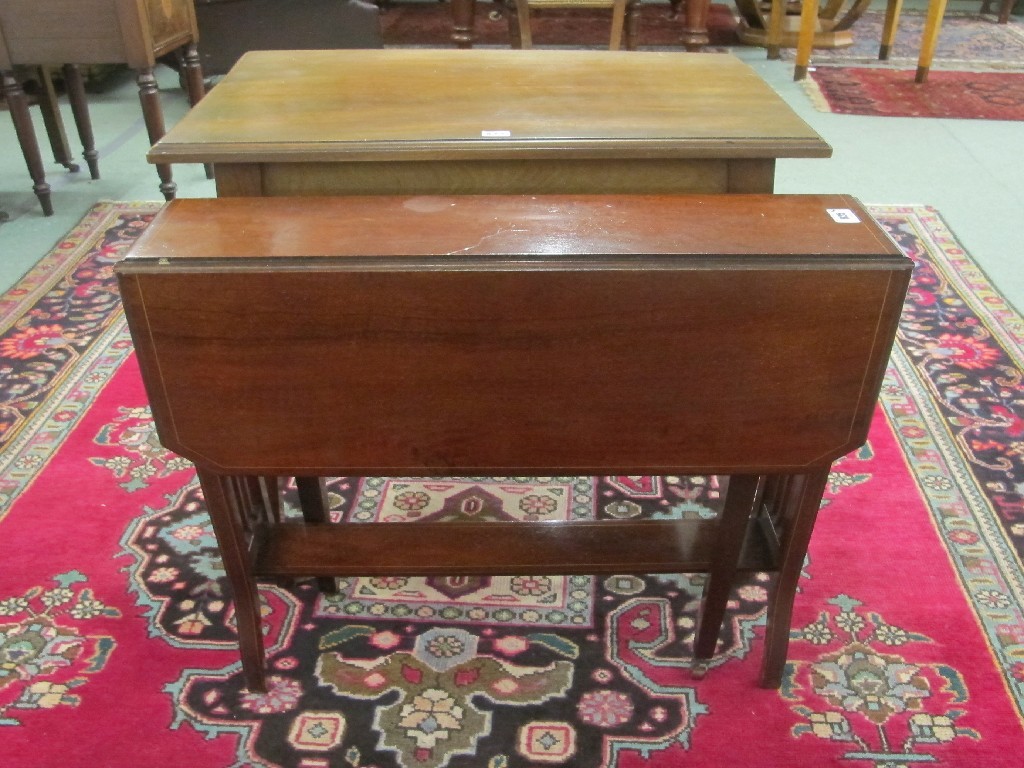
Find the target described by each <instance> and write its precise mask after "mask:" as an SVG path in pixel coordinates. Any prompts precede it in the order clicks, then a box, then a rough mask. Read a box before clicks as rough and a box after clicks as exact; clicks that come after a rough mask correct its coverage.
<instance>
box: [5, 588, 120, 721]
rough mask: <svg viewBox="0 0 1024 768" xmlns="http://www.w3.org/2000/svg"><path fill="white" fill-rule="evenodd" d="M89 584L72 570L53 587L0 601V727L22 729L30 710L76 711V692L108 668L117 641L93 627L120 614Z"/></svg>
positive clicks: (36, 589) (32, 589)
mask: <svg viewBox="0 0 1024 768" xmlns="http://www.w3.org/2000/svg"><path fill="white" fill-rule="evenodd" d="M87 582H88V579H87V578H86V576H84V575H83V574H81V573H78V572H77V571H70V572H68V573H62V574H59V575H57V576H54V577H53V584H54V586H50V587H44V586H35V587H32V588H31V589H29V590H28V591H27V592H25V593H24V594H22V595H10V596H6V595H5V596H0V728H2V727H3V726H17V725H21V722H20V721H19V720H18V716H19V713H23V712H25V711H27V710H33V709H53V708H55V707H74V706H77V705H78V703H79V702H80V700H81V699H80V696H79V694H78V693H76V692H75V691H76V689H78V688H80V687H81V686H83V685H86V684H87V683H88V682H89V678H90V676H92V675H95V674H96V673H98V672H100V671H101V670H102V669H103V667H104V666H106V663H107V660H108V659H109V658H110V654H111V653H112V652H113V651H114V647H115V641H114V638H112V637H109V636H107V635H100V634H88V633H89V631H90V630H89V629H88V623H89V622H90V621H91V620H93V619H96V618H101V617H106V618H117V617H120V615H121V613H120V611H118V610H117V609H116V608H111V607H109V606H107V605H105V604H104V603H103V602H102V601H101V600H99V598H97V597H96V595H95V594H94V593H93V590H92V589H90V588H88V587H87V586H85V585H86V584H87Z"/></svg>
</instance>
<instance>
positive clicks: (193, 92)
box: [182, 43, 213, 179]
mask: <svg viewBox="0 0 1024 768" xmlns="http://www.w3.org/2000/svg"><path fill="white" fill-rule="evenodd" d="M182 60H183V61H184V63H185V86H186V87H187V88H188V103H189V106H192V107H194V106H195V105H196V104H198V103H199V102H200V101H202V98H203V96H205V95H206V86H205V85H203V65H202V62H201V61H200V60H199V51H198V50H197V49H196V44H195V43H189V44H188V45H186V46H185V53H184V56H183V57H182ZM203 168H204V169H205V170H206V178H208V179H212V178H213V163H204V164H203Z"/></svg>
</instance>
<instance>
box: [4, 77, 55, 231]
mask: <svg viewBox="0 0 1024 768" xmlns="http://www.w3.org/2000/svg"><path fill="white" fill-rule="evenodd" d="M0 77H2V79H3V89H4V98H5V99H6V100H7V108H8V109H9V110H10V112H11V120H12V121H13V122H14V132H15V134H17V136H18V144H20V145H21V154H22V155H24V157H25V165H27V166H28V175H29V176H31V177H32V191H33V192H35V195H36V197H37V198H39V204H40V205H41V206H42V207H43V215H44V216H53V203H52V202H51V201H50V185H49V184H47V183H46V173H45V172H44V171H43V157H42V155H41V154H40V153H39V142H38V141H37V140H36V132H35V129H34V128H33V127H32V116H31V115H30V114H29V112H28V100H27V99H26V98H25V91H23V90H22V88H21V83H19V82H18V81H17V79H16V78H15V77H14V73H13V72H11V71H8V70H4V71H3V72H2V73H0Z"/></svg>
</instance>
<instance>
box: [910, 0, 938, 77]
mask: <svg viewBox="0 0 1024 768" xmlns="http://www.w3.org/2000/svg"><path fill="white" fill-rule="evenodd" d="M945 13H946V0H930V2H929V3H928V15H927V16H926V17H925V21H924V37H923V38H922V40H921V55H920V56H919V57H918V59H917V74H916V75H915V76H914V81H915V82H918V83H926V82H928V71H929V70H930V69H931V66H932V58H933V57H934V56H935V44H936V43H937V42H938V41H939V30H940V29H942V16H943V14H945Z"/></svg>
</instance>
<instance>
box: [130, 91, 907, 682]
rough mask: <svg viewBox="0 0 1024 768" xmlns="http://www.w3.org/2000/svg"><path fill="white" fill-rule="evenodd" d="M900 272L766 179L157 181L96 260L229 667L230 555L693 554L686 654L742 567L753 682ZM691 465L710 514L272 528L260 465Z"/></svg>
mask: <svg viewBox="0 0 1024 768" xmlns="http://www.w3.org/2000/svg"><path fill="white" fill-rule="evenodd" d="M218 87H219V86H218ZM830 209H833V210H832V213H830ZM836 209H838V210H836ZM910 270H911V262H910V261H909V260H908V259H907V258H906V257H904V256H903V255H901V254H900V252H899V250H898V249H897V248H896V246H895V245H894V244H893V243H892V241H890V240H889V239H888V238H887V237H886V236H885V234H884V233H883V232H882V231H881V230H880V229H879V228H878V226H877V225H876V224H874V223H873V222H872V221H871V220H870V218H869V217H868V215H867V214H866V213H865V212H864V211H863V209H862V208H861V207H860V206H859V205H858V204H857V203H856V202H855V201H853V200H852V199H850V198H848V197H841V196H772V195H721V196H713V195H710V196H703V197H701V196H643V195H638V196H479V197H477V196H452V197H444V196H437V197H387V196H379V197H348V198H329V197H317V198H262V199H214V200H179V201H175V202H174V203H171V204H170V205H168V206H167V207H165V208H164V209H163V210H162V211H161V212H160V213H159V214H158V215H157V217H156V219H155V220H154V221H153V223H152V224H151V225H150V227H149V228H148V229H147V230H146V232H145V234H144V235H143V236H142V237H141V238H140V239H139V241H138V242H137V244H136V245H135V246H134V247H133V249H132V250H131V252H130V253H129V254H128V256H127V258H126V259H125V260H124V261H123V262H122V263H120V264H119V265H118V267H117V272H118V277H119V281H120V286H121V293H122V297H123V300H124V306H125V312H126V314H127V316H128V321H129V324H130V327H131V332H132V338H133V339H134V341H135V345H136V349H137V351H138V357H139V363H140V365H141V368H142V374H143V378H144V380H145V384H146V389H147V392H148V394H149V398H150V401H151V405H152V409H153V417H154V419H155V422H156V426H157V430H158V433H159V435H160V439H161V441H162V442H163V444H164V445H165V446H167V447H168V448H169V449H171V450H173V451H175V452H177V453H179V454H180V455H182V456H185V457H186V458H188V459H190V460H192V461H193V462H195V464H196V466H197V469H198V472H199V477H200V480H201V482H202V486H203V493H204V495H205V497H206V501H207V504H208V505H209V510H210V515H211V517H212V519H213V525H214V528H215V530H216V534H217V539H218V542H219V544H220V547H221V551H222V554H223V557H224V563H225V568H226V570H227V574H228V577H229V579H230V581H231V585H232V587H233V590H234V597H235V601H236V611H237V617H238V633H239V643H240V647H241V653H242V664H243V667H244V670H245V675H246V680H247V683H248V685H249V686H250V687H251V688H254V689H262V688H263V686H264V650H263V645H262V634H261V632H260V614H259V600H258V598H257V592H256V578H257V577H297V576H317V577H320V578H322V579H324V578H326V577H330V576H340V575H382V574H402V575H424V574H553V573H582V574H598V573H601V574H608V573H654V572H683V571H702V572H704V571H706V572H707V573H708V574H709V578H708V583H707V586H706V587H705V592H704V598H703V601H702V606H701V613H700V621H699V626H698V631H697V638H696V644H695V649H694V655H695V659H696V663H697V668H698V671H699V670H700V668H701V666H703V665H704V664H706V661H707V660H708V659H710V658H711V656H712V654H713V653H714V650H715V644H716V641H717V639H718V634H719V630H720V627H721V623H722V618H723V614H724V611H725V607H726V601H727V597H728V594H729V590H730V588H731V587H732V586H733V582H734V580H735V577H736V573H737V571H738V570H751V569H753V570H768V571H777V578H776V579H775V583H774V586H773V589H772V594H771V597H770V600H769V606H768V626H767V632H766V635H767V637H766V648H765V655H764V662H763V668H762V678H761V680H762V684H764V685H767V686H777V685H778V684H779V681H780V678H781V673H782V668H783V665H784V663H785V658H786V648H787V643H788V633H789V622H790V615H791V609H792V603H793V597H794V594H795V591H796V583H797V579H798V577H799V574H800V567H801V564H802V562H803V558H804V554H805V552H806V549H807V544H808V541H809V539H810V535H811V528H812V526H813V524H814V519H815V515H816V513H817V510H818V505H819V502H820V500H821V495H822V492H823V489H824V487H825V483H826V479H827V476H828V471H829V466H830V464H831V462H832V461H833V460H835V459H836V458H838V457H840V456H842V455H844V454H846V453H847V452H849V451H851V450H854V449H856V448H857V447H859V446H860V445H862V444H863V442H864V440H865V437H866V434H867V430H868V425H869V423H870V421H871V416H872V411H873V408H874V404H875V401H876V398H877V394H878V389H879V386H880V383H881V379H882V374H883V371H884V368H885V363H886V360H887V359H888V354H889V350H890V347H891V344H892V340H893V336H894V333H895V329H896V323H897V320H898V317H899V313H900V308H901V304H902V301H903V298H904V295H905V293H906V289H907V284H908V281H909V277H910ZM696 473H701V474H703V473H717V474H722V475H729V476H730V480H729V483H728V491H727V493H726V497H725V506H724V509H723V511H722V513H721V514H720V515H719V516H718V517H717V518H716V519H713V520H667V521H665V520H647V521H619V520H613V521H594V522H568V523H512V524H508V523H480V524H473V523H413V524H342V525H334V524H330V523H327V522H325V515H323V514H321V515H320V516H319V518H318V517H317V516H316V515H310V514H308V513H307V516H306V520H305V522H301V521H300V522H294V521H287V522H286V521H282V520H281V519H280V514H279V501H278V488H277V480H276V479H275V476H279V475H295V476H299V477H322V476H336V475H361V476H366V475H374V476H380V475H384V476H437V475H455V476H458V475H512V476H518V475H552V474H557V475H565V474H579V475H608V474H616V475H617V474H634V475H665V474H696ZM307 512H308V511H307ZM480 526H483V527H484V529H485V530H481V527H480ZM480 542H487V546H486V548H481V547H480Z"/></svg>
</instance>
